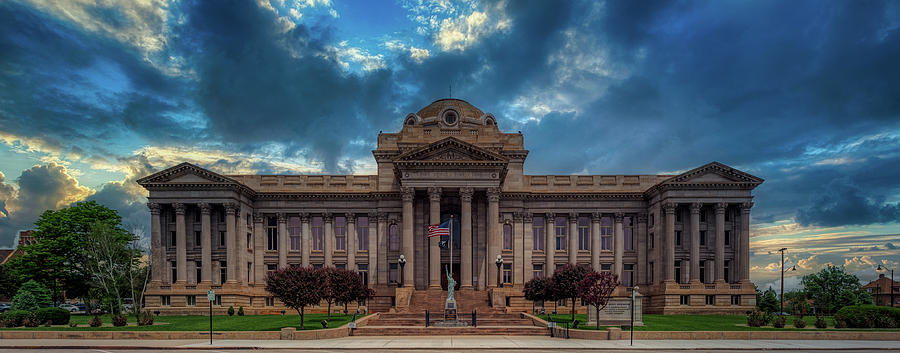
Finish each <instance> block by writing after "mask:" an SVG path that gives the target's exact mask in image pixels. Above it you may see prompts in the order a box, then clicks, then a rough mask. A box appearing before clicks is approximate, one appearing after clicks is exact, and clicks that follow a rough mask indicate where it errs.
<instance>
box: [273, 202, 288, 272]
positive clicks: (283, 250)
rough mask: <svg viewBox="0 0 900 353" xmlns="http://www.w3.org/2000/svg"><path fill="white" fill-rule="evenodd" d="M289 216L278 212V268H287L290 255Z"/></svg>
mask: <svg viewBox="0 0 900 353" xmlns="http://www.w3.org/2000/svg"><path fill="white" fill-rule="evenodd" d="M287 240H288V236H287V216H286V215H285V214H284V212H278V237H277V241H276V243H277V244H278V268H282V267H286V266H287V254H288V242H287Z"/></svg>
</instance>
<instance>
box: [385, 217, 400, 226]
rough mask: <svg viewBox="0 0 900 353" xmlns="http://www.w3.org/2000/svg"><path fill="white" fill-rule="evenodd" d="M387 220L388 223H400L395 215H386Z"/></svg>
mask: <svg viewBox="0 0 900 353" xmlns="http://www.w3.org/2000/svg"><path fill="white" fill-rule="evenodd" d="M387 221H388V224H398V223H400V220H399V219H397V217H388V218H387Z"/></svg>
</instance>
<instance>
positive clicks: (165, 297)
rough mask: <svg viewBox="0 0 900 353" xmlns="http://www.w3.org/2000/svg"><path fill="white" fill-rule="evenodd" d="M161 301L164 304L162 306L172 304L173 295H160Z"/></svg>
mask: <svg viewBox="0 0 900 353" xmlns="http://www.w3.org/2000/svg"><path fill="white" fill-rule="evenodd" d="M159 302H160V304H162V306H169V305H172V297H170V296H168V295H160V296H159Z"/></svg>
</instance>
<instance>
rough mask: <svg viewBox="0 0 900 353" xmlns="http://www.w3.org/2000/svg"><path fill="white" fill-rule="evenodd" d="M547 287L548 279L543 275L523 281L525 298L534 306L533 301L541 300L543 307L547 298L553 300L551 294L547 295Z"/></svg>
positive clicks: (548, 285)
mask: <svg viewBox="0 0 900 353" xmlns="http://www.w3.org/2000/svg"><path fill="white" fill-rule="evenodd" d="M549 287H550V279H549V278H544V277H537V278H534V279H532V280H530V281H528V282H525V289H524V292H525V299H528V300H530V301H531V302H532V306H534V304H533V303H534V302H535V301H540V302H541V308H544V302H545V301H547V300H553V299H552V296H551V295H549V294H550V292H549Z"/></svg>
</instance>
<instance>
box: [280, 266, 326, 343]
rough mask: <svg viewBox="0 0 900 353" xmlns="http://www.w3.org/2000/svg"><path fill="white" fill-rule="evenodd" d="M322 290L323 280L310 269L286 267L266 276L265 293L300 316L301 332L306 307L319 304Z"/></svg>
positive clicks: (319, 274) (323, 286)
mask: <svg viewBox="0 0 900 353" xmlns="http://www.w3.org/2000/svg"><path fill="white" fill-rule="evenodd" d="M324 288H325V278H324V277H323V276H322V274H321V273H320V272H319V271H318V270H316V269H314V268H312V267H294V266H288V267H283V268H281V269H278V270H275V271H272V272H270V273H269V274H268V275H266V291H267V292H269V293H271V294H272V296H274V297H275V298H278V300H280V301H281V302H282V303H284V305H285V306H287V307H289V308H292V309H294V310H296V311H297V314H300V329H301V330H302V329H303V315H304V313H305V309H306V307H307V306H310V305H316V304H319V301H320V300H322V296H323V295H324V292H323V289H324Z"/></svg>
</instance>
